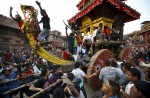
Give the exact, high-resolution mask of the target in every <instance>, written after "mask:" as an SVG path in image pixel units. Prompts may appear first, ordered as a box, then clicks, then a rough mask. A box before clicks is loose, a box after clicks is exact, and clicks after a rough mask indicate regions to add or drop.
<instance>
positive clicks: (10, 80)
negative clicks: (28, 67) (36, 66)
mask: <svg viewBox="0 0 150 98" xmlns="http://www.w3.org/2000/svg"><path fill="white" fill-rule="evenodd" d="M40 74H41V73H36V74H30V75H40ZM30 75H29V76H30ZM27 77H28V76H27ZM19 78H20V77H18V78H15V79H9V80H7V81H3V82H0V84H4V83H8V82H12V81H15V80H18V79H19Z"/></svg>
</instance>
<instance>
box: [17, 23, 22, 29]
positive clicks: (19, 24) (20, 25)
mask: <svg viewBox="0 0 150 98" xmlns="http://www.w3.org/2000/svg"><path fill="white" fill-rule="evenodd" d="M17 24H18V26H19V27H20V29H21V27H22V25H23V21H21V22H17Z"/></svg>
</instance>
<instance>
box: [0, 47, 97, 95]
mask: <svg viewBox="0 0 150 98" xmlns="http://www.w3.org/2000/svg"><path fill="white" fill-rule="evenodd" d="M81 66H82V63H81V62H76V63H75V69H73V70H72V72H70V73H63V72H62V70H61V69H60V66H58V65H55V64H53V63H51V62H47V61H46V60H44V59H42V58H41V57H40V56H38V55H37V54H35V53H34V51H31V50H30V49H25V48H20V49H18V50H13V51H12V50H11V51H10V50H8V49H7V50H6V51H5V52H3V53H2V54H1V65H0V96H2V97H3V98H11V97H13V96H15V95H17V94H18V93H19V96H20V98H23V97H24V96H23V94H24V93H25V94H26V96H31V95H33V94H35V93H37V92H41V94H40V95H39V96H38V98H42V97H44V98H45V97H46V98H49V97H50V96H49V94H51V95H52V96H53V98H65V96H66V97H67V98H68V97H70V98H74V97H79V96H82V97H81V98H87V96H86V91H85V89H84V85H83V83H84V82H83V80H84V79H83V78H87V79H88V78H90V77H93V76H95V75H97V73H94V74H92V75H86V73H85V72H84V71H82V70H81V69H80V67H81ZM82 67H84V66H82ZM64 76H67V79H68V80H66V81H67V82H64V81H63V80H65V78H63V77H64ZM79 76H80V77H79ZM35 80H37V81H35ZM33 81H35V82H34V83H33V84H32V82H33ZM56 82H57V83H56ZM54 83H56V84H55V85H54ZM25 84H27V85H26V86H25V87H23V88H19V89H16V88H18V87H20V86H22V85H25ZM51 85H52V86H51ZM49 86H51V87H50V88H49V89H47V90H46V91H44V89H46V88H47V87H49ZM13 89H16V90H14V91H13ZM7 91H10V92H9V93H6V92H7Z"/></svg>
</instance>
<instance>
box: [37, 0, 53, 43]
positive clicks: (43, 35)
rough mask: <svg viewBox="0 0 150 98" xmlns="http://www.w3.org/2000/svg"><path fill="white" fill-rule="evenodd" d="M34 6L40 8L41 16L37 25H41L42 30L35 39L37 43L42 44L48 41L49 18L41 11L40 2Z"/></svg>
mask: <svg viewBox="0 0 150 98" xmlns="http://www.w3.org/2000/svg"><path fill="white" fill-rule="evenodd" d="M36 4H37V5H38V6H39V8H40V13H41V16H42V18H41V20H40V22H39V23H43V30H42V31H41V32H40V34H39V35H38V37H37V39H38V41H39V42H42V41H44V40H48V34H49V32H50V18H49V16H48V15H47V13H46V11H45V10H44V9H42V7H41V4H40V2H38V1H36Z"/></svg>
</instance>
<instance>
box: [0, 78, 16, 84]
mask: <svg viewBox="0 0 150 98" xmlns="http://www.w3.org/2000/svg"><path fill="white" fill-rule="evenodd" d="M15 80H18V78H16V79H9V80H7V81H3V82H0V84H4V83H8V82H12V81H15Z"/></svg>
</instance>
